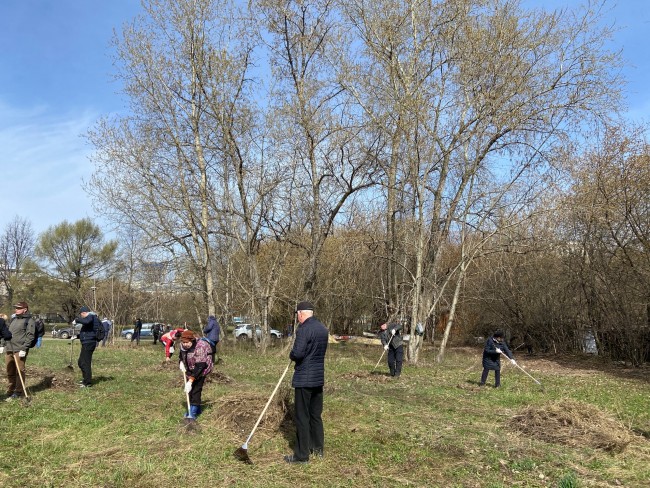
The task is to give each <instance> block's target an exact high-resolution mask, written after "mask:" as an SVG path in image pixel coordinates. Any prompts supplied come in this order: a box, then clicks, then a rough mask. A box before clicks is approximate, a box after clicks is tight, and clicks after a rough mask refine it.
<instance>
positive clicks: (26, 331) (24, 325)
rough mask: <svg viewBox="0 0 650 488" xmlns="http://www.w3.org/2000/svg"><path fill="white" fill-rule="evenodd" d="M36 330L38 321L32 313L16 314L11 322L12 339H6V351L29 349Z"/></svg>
mask: <svg viewBox="0 0 650 488" xmlns="http://www.w3.org/2000/svg"><path fill="white" fill-rule="evenodd" d="M35 331H36V322H35V321H34V319H33V317H32V316H31V314H28V313H26V314H23V315H20V316H18V315H17V316H15V317H14V318H13V319H11V322H9V332H11V339H10V340H8V341H5V352H9V353H12V354H13V353H14V352H20V351H27V350H28V349H29V345H30V344H31V343H32V341H33V340H34V334H35Z"/></svg>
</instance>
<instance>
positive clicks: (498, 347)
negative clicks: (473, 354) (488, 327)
mask: <svg viewBox="0 0 650 488" xmlns="http://www.w3.org/2000/svg"><path fill="white" fill-rule="evenodd" d="M502 353H503V354H505V355H506V356H507V357H508V359H510V361H511V362H512V364H517V362H516V361H515V358H514V356H513V355H512V352H511V351H510V349H509V348H508V344H506V341H505V338H504V335H503V332H501V331H500V330H497V331H496V332H495V333H494V334H492V337H489V338H488V340H487V341H485V348H484V349H483V374H482V375H481V381H480V382H479V386H484V385H485V382H486V380H487V377H488V374H490V371H491V370H492V371H494V387H495V388H499V387H500V386H501V354H502Z"/></svg>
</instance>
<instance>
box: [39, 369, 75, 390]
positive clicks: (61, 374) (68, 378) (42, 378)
mask: <svg viewBox="0 0 650 488" xmlns="http://www.w3.org/2000/svg"><path fill="white" fill-rule="evenodd" d="M77 381H79V380H78V379H77V377H76V375H75V373H74V371H73V370H69V369H63V370H61V371H53V370H51V369H45V368H39V367H36V366H30V365H27V390H28V391H29V393H31V394H34V393H38V392H39V391H43V390H48V389H54V390H63V391H71V390H77V389H79V386H78V384H77Z"/></svg>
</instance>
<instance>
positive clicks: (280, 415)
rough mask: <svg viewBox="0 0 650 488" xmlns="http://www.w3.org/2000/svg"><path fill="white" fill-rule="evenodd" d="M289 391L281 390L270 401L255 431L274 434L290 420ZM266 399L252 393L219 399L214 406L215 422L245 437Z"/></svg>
mask: <svg viewBox="0 0 650 488" xmlns="http://www.w3.org/2000/svg"><path fill="white" fill-rule="evenodd" d="M289 398H290V390H289V389H281V390H280V391H278V393H276V396H275V397H274V398H273V401H271V403H270V405H269V407H268V409H267V410H266V413H265V414H264V417H263V418H262V420H261V421H260V424H259V426H258V428H257V430H256V434H255V435H258V434H257V433H260V432H262V431H272V432H276V431H278V430H279V429H280V427H281V425H282V424H283V422H285V420H288V419H290V418H291V414H290V406H289ZM268 400H269V399H268V397H265V396H261V395H257V394H254V393H240V394H235V395H229V396H224V397H221V398H220V399H219V400H217V401H216V402H215V404H214V408H215V410H216V411H217V412H218V413H217V422H218V423H220V424H222V425H223V427H225V428H226V429H228V430H230V431H231V432H233V433H235V434H237V435H238V436H244V437H245V436H247V435H248V434H250V432H251V430H253V427H254V426H255V422H257V419H258V418H259V416H260V414H261V413H262V410H264V406H265V405H266V402H267V401H268Z"/></svg>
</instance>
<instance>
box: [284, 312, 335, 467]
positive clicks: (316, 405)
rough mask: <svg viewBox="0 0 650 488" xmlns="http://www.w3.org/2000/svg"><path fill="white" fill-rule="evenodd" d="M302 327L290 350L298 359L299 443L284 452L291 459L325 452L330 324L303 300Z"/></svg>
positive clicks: (295, 377)
mask: <svg viewBox="0 0 650 488" xmlns="http://www.w3.org/2000/svg"><path fill="white" fill-rule="evenodd" d="M296 314H298V322H299V323H300V325H299V326H298V330H297V331H296V339H295V342H294V344H293V348H292V349H291V353H290V354H289V358H290V359H291V360H292V361H295V363H296V365H295V368H294V372H293V380H292V382H291V386H293V388H294V389H295V400H294V408H295V412H294V420H295V423H296V444H295V446H294V449H293V454H292V455H290V456H284V460H285V461H286V462H288V463H306V462H309V454H310V453H311V454H313V455H315V456H318V457H322V456H323V446H324V444H325V434H324V431H323V419H322V418H321V415H322V413H323V385H324V384H325V352H326V351H327V344H328V339H329V332H328V331H327V328H326V327H325V326H324V325H323V324H322V323H321V321H320V320H318V319H317V318H316V317H314V306H313V305H312V304H311V303H310V302H300V303H299V304H298V306H297V307H296Z"/></svg>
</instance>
